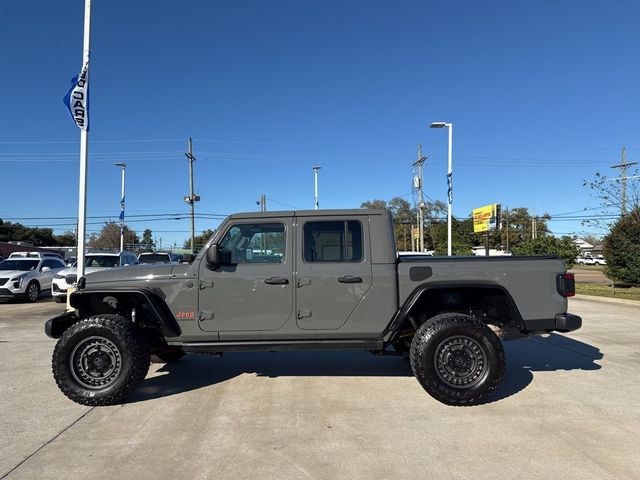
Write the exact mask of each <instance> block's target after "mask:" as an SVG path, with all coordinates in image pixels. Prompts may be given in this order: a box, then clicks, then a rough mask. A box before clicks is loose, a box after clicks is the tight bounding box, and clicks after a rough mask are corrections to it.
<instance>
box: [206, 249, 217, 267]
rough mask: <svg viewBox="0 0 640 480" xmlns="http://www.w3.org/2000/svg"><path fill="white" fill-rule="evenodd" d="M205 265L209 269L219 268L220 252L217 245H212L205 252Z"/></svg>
mask: <svg viewBox="0 0 640 480" xmlns="http://www.w3.org/2000/svg"><path fill="white" fill-rule="evenodd" d="M206 258H207V264H208V265H209V266H210V267H213V268H217V267H219V266H220V250H219V249H218V245H216V244H213V245H211V246H210V247H209V249H208V250H207V256H206Z"/></svg>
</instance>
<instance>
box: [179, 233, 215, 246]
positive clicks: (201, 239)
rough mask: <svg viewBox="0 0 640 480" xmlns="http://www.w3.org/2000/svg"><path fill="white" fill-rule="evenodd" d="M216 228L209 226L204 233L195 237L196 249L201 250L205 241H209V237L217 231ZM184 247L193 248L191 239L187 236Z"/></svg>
mask: <svg viewBox="0 0 640 480" xmlns="http://www.w3.org/2000/svg"><path fill="white" fill-rule="evenodd" d="M215 232H216V231H215V230H211V229H210V228H207V229H206V230H203V231H202V233H201V234H200V235H196V236H195V237H194V239H193V240H194V242H195V245H194V247H195V250H200V249H201V248H202V247H203V246H204V244H205V243H207V242H208V241H209V239H210V238H211V237H213V234H214V233H215ZM184 248H191V239H190V238H187V239H186V240H185V241H184Z"/></svg>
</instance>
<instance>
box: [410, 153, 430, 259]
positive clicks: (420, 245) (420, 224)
mask: <svg viewBox="0 0 640 480" xmlns="http://www.w3.org/2000/svg"><path fill="white" fill-rule="evenodd" d="M426 160H427V156H426V155H425V156H423V155H422V145H420V144H418V160H416V161H415V162H414V163H413V166H414V167H418V176H417V177H416V179H415V180H414V185H415V186H416V187H417V188H418V235H419V237H418V251H420V252H424V201H423V195H422V164H423V163H424V162H425V161H426Z"/></svg>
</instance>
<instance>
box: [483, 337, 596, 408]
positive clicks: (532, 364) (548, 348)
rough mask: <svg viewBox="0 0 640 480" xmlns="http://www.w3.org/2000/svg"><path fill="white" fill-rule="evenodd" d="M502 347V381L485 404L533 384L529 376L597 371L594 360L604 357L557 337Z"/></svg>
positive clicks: (530, 340) (515, 341)
mask: <svg viewBox="0 0 640 480" xmlns="http://www.w3.org/2000/svg"><path fill="white" fill-rule="evenodd" d="M503 345H504V350H505V354H506V359H507V368H506V371H505V375H504V380H503V382H502V385H501V386H500V387H499V388H498V391H497V392H495V393H494V394H493V395H491V396H490V397H489V398H488V399H487V403H491V402H495V401H498V400H502V399H505V398H507V397H510V396H512V395H515V394H516V393H518V392H520V391H521V390H524V389H525V388H526V387H527V386H528V385H529V384H530V383H531V381H532V380H533V372H553V371H557V370H599V369H600V368H602V367H601V366H600V365H598V364H597V363H596V360H601V359H602V358H603V357H604V354H603V353H602V352H600V349H598V348H597V347H594V346H593V345H589V344H587V343H583V342H580V341H578V340H574V339H573V338H571V337H569V336H564V335H560V334H557V333H550V334H549V335H545V336H536V337H531V338H527V339H522V340H514V341H509V342H505V343H504V344H503Z"/></svg>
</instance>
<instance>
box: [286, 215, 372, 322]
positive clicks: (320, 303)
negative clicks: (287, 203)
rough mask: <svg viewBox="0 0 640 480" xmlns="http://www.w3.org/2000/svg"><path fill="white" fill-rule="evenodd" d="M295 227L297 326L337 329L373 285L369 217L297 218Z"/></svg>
mask: <svg viewBox="0 0 640 480" xmlns="http://www.w3.org/2000/svg"><path fill="white" fill-rule="evenodd" d="M297 232H298V234H297V246H298V248H297V271H298V275H297V281H296V302H297V312H296V315H297V323H298V327H299V328H301V329H304V330H334V329H338V328H340V327H342V326H343V325H344V324H345V323H346V322H347V321H348V319H349V317H350V316H351V314H352V313H353V312H354V311H355V309H356V308H357V306H358V304H359V303H360V302H361V301H362V299H363V298H364V296H365V294H366V292H367V291H368V290H369V289H370V288H371V285H372V281H373V277H372V272H371V254H370V246H369V223H368V218H367V217H366V216H361V217H359V216H354V217H351V218H348V219H345V218H344V217H340V218H339V219H338V218H336V217H330V216H328V217H321V216H309V217H298V218H297Z"/></svg>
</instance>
